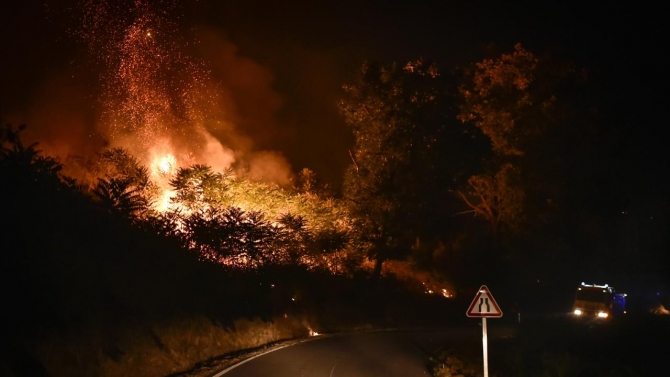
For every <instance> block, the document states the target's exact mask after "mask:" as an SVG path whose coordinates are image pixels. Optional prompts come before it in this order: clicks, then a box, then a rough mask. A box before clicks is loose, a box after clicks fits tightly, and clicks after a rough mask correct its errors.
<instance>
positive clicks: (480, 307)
mask: <svg viewBox="0 0 670 377" xmlns="http://www.w3.org/2000/svg"><path fill="white" fill-rule="evenodd" d="M484 302H486V313H489V312H490V311H491V307H490V306H489V298H488V297H486V298H484V297H480V298H479V312H480V313H483V312H482V305H484Z"/></svg>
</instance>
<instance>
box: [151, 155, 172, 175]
mask: <svg viewBox="0 0 670 377" xmlns="http://www.w3.org/2000/svg"><path fill="white" fill-rule="evenodd" d="M176 166H177V159H176V158H175V157H174V156H173V155H172V154H170V153H168V154H166V155H164V156H160V157H157V158H155V159H154V160H153V161H152V162H151V172H152V173H154V174H156V175H169V174H172V173H173V172H174V171H175V168H176Z"/></svg>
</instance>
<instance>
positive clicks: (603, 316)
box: [598, 312, 609, 318]
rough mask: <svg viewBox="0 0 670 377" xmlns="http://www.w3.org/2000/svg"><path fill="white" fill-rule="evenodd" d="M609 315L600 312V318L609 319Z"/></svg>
mask: <svg viewBox="0 0 670 377" xmlns="http://www.w3.org/2000/svg"><path fill="white" fill-rule="evenodd" d="M607 316H609V314H607V312H598V318H607Z"/></svg>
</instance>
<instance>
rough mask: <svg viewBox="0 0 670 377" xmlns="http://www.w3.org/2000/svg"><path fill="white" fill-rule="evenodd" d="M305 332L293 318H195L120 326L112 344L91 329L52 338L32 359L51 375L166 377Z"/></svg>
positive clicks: (301, 325) (306, 332) (76, 376)
mask: <svg viewBox="0 0 670 377" xmlns="http://www.w3.org/2000/svg"><path fill="white" fill-rule="evenodd" d="M308 331H309V330H308V329H307V328H306V326H305V324H304V323H303V321H299V320H297V319H292V318H288V319H285V318H280V319H277V320H275V321H271V322H264V321H261V320H259V319H251V320H249V319H240V320H237V321H235V322H234V323H233V324H232V325H231V326H229V327H224V326H222V325H220V324H217V323H214V322H212V321H211V320H209V319H208V318H205V317H202V316H197V317H193V318H187V319H180V320H174V321H169V322H164V323H160V324H157V325H154V326H152V327H151V328H140V327H127V328H124V329H123V330H122V331H121V332H120V334H119V336H118V337H117V339H118V340H117V342H115V344H111V345H110V344H107V345H105V344H103V342H102V341H100V339H102V337H100V336H99V335H98V334H96V332H95V331H88V332H79V333H78V334H69V335H68V336H56V335H55V334H54V335H51V336H50V337H48V338H47V339H45V340H43V341H42V342H41V343H40V345H39V347H38V348H37V352H36V358H37V359H38V360H40V361H41V362H42V363H43V365H44V366H45V368H46V369H47V371H48V373H49V375H51V376H54V377H58V376H68V377H70V376H71V377H79V376H81V377H84V376H110V377H112V376H127V377H132V376H138V377H140V376H142V377H151V376H165V375H168V374H171V373H176V372H179V371H184V370H188V369H189V368H191V367H193V365H195V364H196V363H198V362H200V361H203V360H207V359H211V358H214V357H216V356H219V355H222V354H225V353H230V352H234V351H239V350H243V349H249V348H254V347H259V346H261V345H264V344H268V343H272V342H276V341H278V340H282V339H290V338H295V337H301V336H305V335H307V334H308Z"/></svg>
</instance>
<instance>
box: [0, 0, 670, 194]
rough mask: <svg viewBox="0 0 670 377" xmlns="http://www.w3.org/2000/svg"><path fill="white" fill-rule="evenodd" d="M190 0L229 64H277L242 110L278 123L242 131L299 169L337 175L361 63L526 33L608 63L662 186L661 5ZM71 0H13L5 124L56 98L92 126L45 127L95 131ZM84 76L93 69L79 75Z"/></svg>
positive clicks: (647, 178) (4, 47) (608, 74)
mask: <svg viewBox="0 0 670 377" xmlns="http://www.w3.org/2000/svg"><path fill="white" fill-rule="evenodd" d="M182 3H183V4H182V7H181V13H182V14H183V17H182V18H181V23H182V25H183V26H184V28H185V33H195V35H200V36H202V35H208V36H209V38H210V39H211V38H212V35H215V36H216V37H217V38H219V39H220V40H221V41H225V46H227V47H226V48H229V49H230V51H231V52H230V54H232V55H234V59H232V58H229V59H228V60H226V61H227V62H228V63H222V64H224V65H225V64H233V65H236V67H237V68H235V69H231V71H232V72H236V74H243V73H244V72H245V69H252V70H253V72H255V73H254V74H259V75H260V73H263V75H265V76H263V77H265V81H263V84H262V85H263V86H264V87H263V89H262V91H264V92H263V93H261V94H254V93H251V92H250V91H242V92H243V95H242V94H241V96H243V97H245V96H246V97H245V98H247V97H248V98H251V99H252V100H249V101H247V100H245V99H239V100H238V101H239V103H238V108H239V111H240V114H241V115H240V116H241V118H244V117H245V116H246V117H247V118H248V119H270V120H269V121H268V123H272V125H271V126H270V125H265V124H260V123H259V122H258V121H248V122H246V123H244V125H245V126H244V127H241V129H240V130H239V132H241V133H243V134H245V135H247V136H248V137H250V138H251V139H252V140H254V142H255V145H256V148H257V149H262V150H276V151H279V152H281V153H283V154H284V156H285V157H286V158H287V159H288V161H289V162H290V164H291V166H292V167H293V168H294V170H298V169H300V168H302V167H309V168H312V169H313V170H315V171H316V172H317V174H318V175H320V176H322V177H323V179H324V180H326V181H328V182H332V183H334V184H335V185H337V184H339V182H340V180H341V175H342V172H343V169H344V167H345V166H346V164H347V163H348V153H347V149H348V148H349V146H350V143H351V137H350V136H349V134H348V132H347V130H346V127H345V125H344V124H343V121H342V119H341V118H340V117H339V116H338V114H337V108H336V104H337V100H338V98H339V97H340V95H341V92H340V86H341V84H342V82H343V81H344V80H345V79H346V78H347V77H348V76H349V75H350V73H351V72H352V71H353V70H355V69H356V67H358V66H359V65H360V63H361V62H363V61H364V60H366V59H368V60H381V61H385V62H390V61H396V62H399V63H404V62H406V61H408V60H410V59H416V58H418V57H420V56H421V57H425V58H431V59H436V60H437V62H438V63H440V64H441V65H442V66H443V67H444V68H446V69H448V68H451V67H456V66H463V65H466V64H469V63H471V62H475V61H477V60H480V59H481V58H482V57H483V56H484V53H485V52H486V51H490V50H491V49H492V48H496V49H497V50H499V51H501V52H508V51H510V50H511V49H512V46H513V45H514V44H515V43H517V42H520V43H522V44H523V45H524V47H526V48H527V49H529V50H531V51H533V52H536V53H538V54H539V53H542V52H545V51H552V52H557V53H559V54H560V55H561V56H564V57H566V58H571V59H574V60H575V61H576V63H577V65H579V66H584V67H588V68H589V69H590V70H593V71H595V72H598V73H599V75H600V76H601V77H602V81H603V82H604V83H605V88H606V90H605V94H606V96H607V98H605V99H604V100H605V102H606V104H607V108H606V109H605V110H606V111H608V112H609V113H610V114H611V115H610V116H609V118H608V119H611V120H613V122H615V123H617V125H616V126H617V128H619V129H621V132H622V135H623V137H622V140H623V142H622V143H621V148H620V150H619V152H617V153H620V156H618V157H619V158H620V159H621V161H622V162H625V163H626V164H628V165H626V166H624V168H625V171H626V172H627V173H626V174H628V175H627V177H629V178H630V181H634V182H639V181H641V180H643V181H644V182H645V184H647V185H651V184H653V183H654V182H655V180H654V179H653V178H652V177H658V176H659V175H662V171H663V170H662V169H663V168H664V166H665V161H666V160H667V158H666V156H665V153H664V152H663V151H664V150H665V149H666V148H665V146H664V144H665V140H664V139H663V138H662V137H661V136H662V135H663V130H664V128H666V124H667V120H666V118H665V117H664V115H665V113H667V110H666V108H667V103H668V99H669V98H668V94H667V84H668V73H667V72H668V63H669V61H668V58H667V57H666V55H667V51H666V50H667V48H668V47H667V46H668V43H667V38H666V37H665V36H664V33H663V30H664V27H663V25H664V23H665V19H664V18H665V15H664V13H663V12H662V11H661V10H660V9H654V8H653V7H651V6H642V5H638V4H635V5H634V4H633V3H629V4H624V5H615V4H614V3H612V2H603V3H602V4H588V5H585V4H579V3H578V4H568V3H563V2H552V1H546V2H541V4H536V5H531V6H528V5H520V4H508V3H507V2H498V1H495V2H472V1H468V2H456V1H402V2H401V1H368V2H363V1H353V0H340V1H305V0H298V1H295V0H293V1H292V0H286V1H279V2H277V1H258V0H247V1H223V0H219V1H214V0H209V1H207V0H201V1H192V2H186V1H184V2H182ZM72 4H76V2H75V1H68V0H58V1H50V0H44V1H33V0H30V1H20V2H19V1H15V2H13V3H8V2H3V4H2V5H1V7H2V9H0V14H1V15H2V16H1V17H2V23H1V24H2V26H0V28H2V30H0V57H1V61H0V75H1V77H0V82H2V87H1V89H2V90H1V92H0V116H1V117H2V120H3V122H6V121H13V122H32V123H35V124H29V127H33V128H35V129H40V128H41V127H45V126H44V124H42V123H46V122H48V121H49V119H50V118H49V117H45V116H42V117H40V116H38V115H35V112H40V111H42V109H44V108H45V107H47V108H49V107H51V108H53V107H57V108H59V109H66V110H67V111H66V112H67V115H65V116H64V119H68V120H70V119H74V121H73V123H77V124H83V126H80V127H78V128H77V127H75V128H74V129H64V128H62V127H61V128H56V129H55V130H54V129H52V130H51V131H49V132H45V134H48V135H49V137H56V136H54V135H55V134H57V133H58V132H66V133H67V132H71V133H74V134H77V135H80V136H82V135H86V134H87V132H88V130H87V129H86V127H87V126H86V124H87V123H92V122H94V121H95V112H94V111H93V110H91V108H92V107H93V105H92V104H91V103H89V102H86V100H85V99H87V100H89V101H90V98H91V97H93V96H94V94H93V92H94V91H95V89H94V87H95V85H93V84H92V83H91V82H92V80H91V77H89V76H90V72H89V71H87V70H86V67H83V66H84V65H85V63H84V62H85V60H84V59H83V58H82V51H81V50H82V48H81V46H80V45H78V44H77V43H76V42H75V41H73V40H72V38H71V37H69V36H68V34H67V32H66V31H67V29H68V28H69V27H72V25H73V23H72V19H71V18H69V17H68V12H67V11H66V9H67V8H66V7H67V6H72ZM218 43H224V42H220V41H219V42H218ZM215 52H216V51H205V52H202V51H201V54H202V56H204V57H207V56H209V55H208V54H213V53H215ZM230 54H229V56H230ZM231 59H232V60H231ZM231 61H232V63H231ZM214 64H217V63H214ZM250 67H251V68H250ZM222 70H226V68H225V67H224V68H222ZM259 72H260V73H259ZM74 75H78V77H82V76H83V77H84V79H79V80H77V81H76V82H74V81H73V82H71V83H70V84H68V82H69V81H67V80H70V78H69V77H70V76H74ZM232 93H233V95H235V94H236V93H238V92H236V91H235V90H232ZM270 97H272V98H275V97H276V98H278V99H279V102H278V103H280V104H281V105H280V106H278V107H273V108H269V109H266V110H264V111H267V112H268V114H270V115H268V117H266V118H254V117H253V114H254V106H258V107H262V105H260V104H259V103H261V102H263V98H270ZM68 98H74V99H71V100H69V99H68ZM50 102H52V104H49V105H45V103H50ZM252 104H254V106H252ZM42 112H43V113H47V112H44V111H42ZM245 114H246V115H245ZM36 133H38V132H36ZM92 143H93V142H92ZM622 176H626V175H625V174H623V173H622ZM659 179H660V178H659ZM663 180H664V181H665V179H663ZM622 185H625V186H629V185H630V183H629V182H622ZM632 186H635V185H632ZM659 187H660V188H659V190H660V189H663V190H665V189H667V186H665V185H660V186H659Z"/></svg>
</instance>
